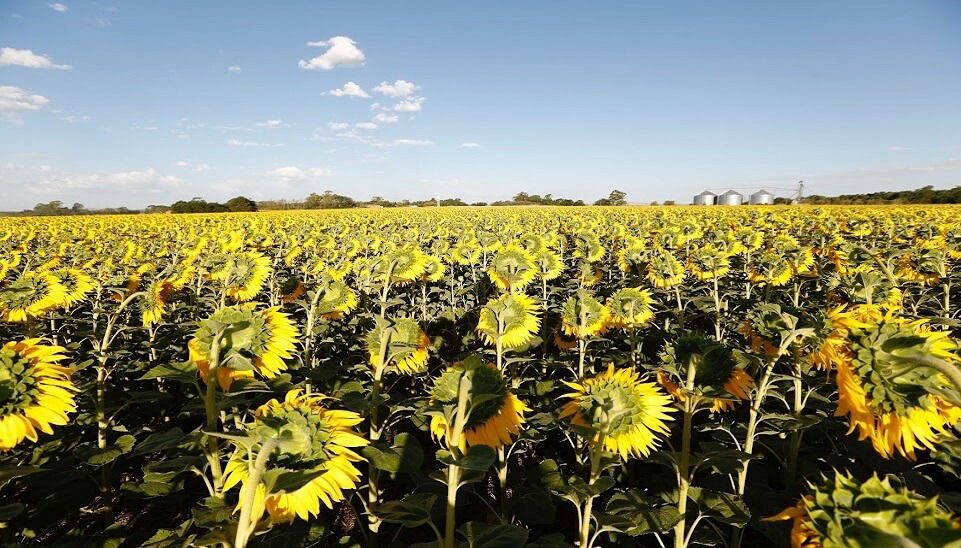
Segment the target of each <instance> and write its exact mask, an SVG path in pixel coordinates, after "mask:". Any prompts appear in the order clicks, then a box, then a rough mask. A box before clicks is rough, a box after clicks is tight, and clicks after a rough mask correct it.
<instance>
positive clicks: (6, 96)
mask: <svg viewBox="0 0 961 548" xmlns="http://www.w3.org/2000/svg"><path fill="white" fill-rule="evenodd" d="M49 102H50V99H47V98H46V97H44V96H43V95H38V94H36V93H31V92H29V91H27V90H25V89H23V88H18V87H16V86H0V114H2V115H3V116H4V117H5V118H6V119H7V121H8V122H11V123H14V124H17V125H21V124H23V120H22V119H21V118H20V114H21V113H23V112H28V111H31V110H40V109H42V108H43V107H45V106H46V105H47V103H49Z"/></svg>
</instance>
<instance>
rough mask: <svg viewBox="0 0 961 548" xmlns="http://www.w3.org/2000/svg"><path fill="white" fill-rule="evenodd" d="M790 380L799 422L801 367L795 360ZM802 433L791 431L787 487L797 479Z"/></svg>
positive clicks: (802, 387) (801, 389) (802, 401)
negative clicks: (792, 383) (792, 376)
mask: <svg viewBox="0 0 961 548" xmlns="http://www.w3.org/2000/svg"><path fill="white" fill-rule="evenodd" d="M792 380H793V381H794V409H793V411H794V418H795V419H796V420H801V415H802V413H803V411H804V393H803V390H804V382H803V379H802V378H801V366H800V364H799V363H798V361H797V359H795V360H794V378H793V379H792ZM803 433H804V432H803V430H802V429H801V428H795V429H794V430H792V431H791V445H790V450H789V451H788V455H787V458H788V460H787V466H786V467H785V473H786V474H787V477H786V480H787V481H786V482H785V483H786V484H787V485H788V486H793V485H794V482H795V480H796V479H797V464H798V454H799V453H800V451H801V436H802V434H803Z"/></svg>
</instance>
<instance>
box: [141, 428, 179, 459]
mask: <svg viewBox="0 0 961 548" xmlns="http://www.w3.org/2000/svg"><path fill="white" fill-rule="evenodd" d="M186 441H187V440H186V436H185V435H184V431H183V430H181V429H180V428H176V427H175V428H171V429H170V430H167V431H166V432H157V433H155V434H150V435H149V436H147V437H146V438H144V439H143V441H141V442H140V443H138V444H137V446H136V450H135V451H134V452H133V454H134V455H143V454H145V453H156V452H159V451H166V450H167V449H173V448H174V447H177V446H179V445H180V444H182V443H184V442H186Z"/></svg>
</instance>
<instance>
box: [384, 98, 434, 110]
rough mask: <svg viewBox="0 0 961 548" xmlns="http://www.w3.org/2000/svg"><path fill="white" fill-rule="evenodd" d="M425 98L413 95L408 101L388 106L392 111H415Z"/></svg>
mask: <svg viewBox="0 0 961 548" xmlns="http://www.w3.org/2000/svg"><path fill="white" fill-rule="evenodd" d="M425 100H426V99H425V98H424V97H414V98H412V99H410V100H408V101H401V102H399V103H397V104H396V105H394V106H392V107H390V109H391V110H393V111H394V112H417V111H419V110H420V105H421V103H423V102H424V101H425Z"/></svg>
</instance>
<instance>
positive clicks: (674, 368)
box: [657, 334, 754, 412]
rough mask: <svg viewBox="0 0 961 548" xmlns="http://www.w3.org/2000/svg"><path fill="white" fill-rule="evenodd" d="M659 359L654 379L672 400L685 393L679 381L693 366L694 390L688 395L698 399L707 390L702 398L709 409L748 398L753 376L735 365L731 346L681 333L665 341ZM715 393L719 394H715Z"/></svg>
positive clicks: (721, 408)
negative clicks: (660, 361)
mask: <svg viewBox="0 0 961 548" xmlns="http://www.w3.org/2000/svg"><path fill="white" fill-rule="evenodd" d="M661 360H662V361H663V362H664V365H665V369H661V370H659V371H658V372H657V381H658V383H659V384H660V385H661V386H662V387H664V389H665V390H667V392H668V393H669V394H670V395H671V396H672V397H673V398H674V399H675V400H677V401H684V400H685V399H686V398H687V397H688V395H689V394H688V393H687V391H686V390H685V387H683V386H681V384H684V379H686V378H687V376H688V371H690V369H689V368H691V367H693V368H694V393H693V394H691V395H694V396H695V397H697V398H698V400H696V401H700V398H701V394H702V393H704V392H707V394H708V395H707V397H706V398H704V400H705V401H707V402H709V403H710V404H711V411H712V412H719V411H727V410H730V409H733V408H734V404H735V403H736V402H737V401H742V400H747V399H749V397H750V396H749V395H748V391H749V390H751V389H752V388H753V387H754V379H753V378H751V375H749V374H748V373H747V372H746V371H744V370H743V369H741V368H740V367H738V366H737V363H736V362H735V360H734V355H733V354H732V352H731V350H730V349H729V348H727V347H726V346H725V345H723V344H721V343H719V342H717V341H715V340H714V339H710V338H707V337H703V336H700V335H693V334H692V335H683V336H681V337H680V338H679V339H678V340H677V342H675V343H674V344H672V345H668V347H667V348H666V349H665V351H664V354H662V356H661ZM675 379H676V380H677V382H675ZM679 383H680V384H679ZM725 392H726V393H727V396H724V393H725ZM718 393H720V395H716V394H718Z"/></svg>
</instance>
